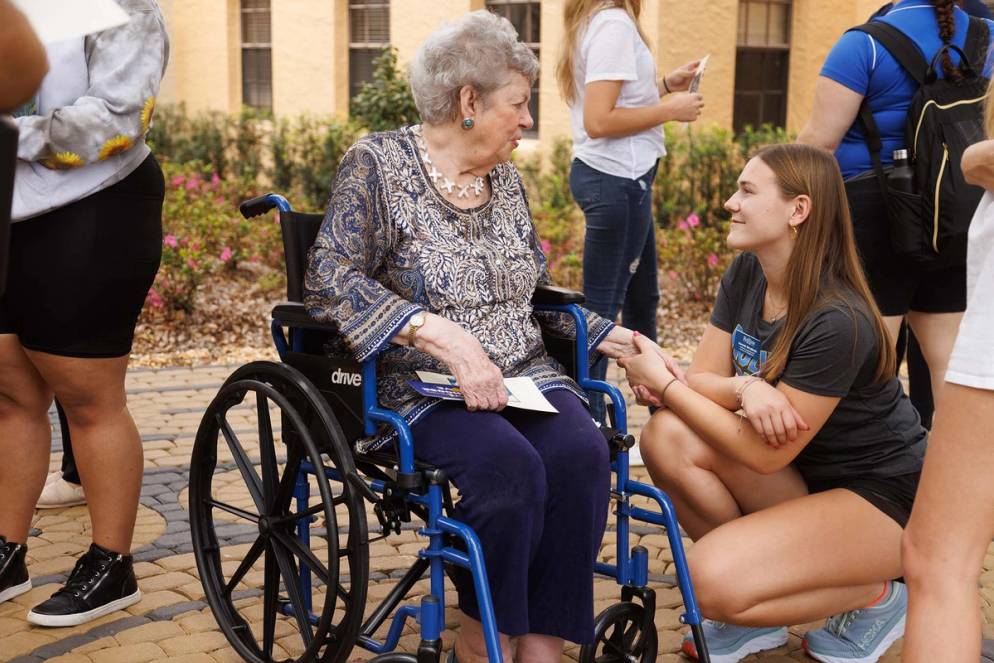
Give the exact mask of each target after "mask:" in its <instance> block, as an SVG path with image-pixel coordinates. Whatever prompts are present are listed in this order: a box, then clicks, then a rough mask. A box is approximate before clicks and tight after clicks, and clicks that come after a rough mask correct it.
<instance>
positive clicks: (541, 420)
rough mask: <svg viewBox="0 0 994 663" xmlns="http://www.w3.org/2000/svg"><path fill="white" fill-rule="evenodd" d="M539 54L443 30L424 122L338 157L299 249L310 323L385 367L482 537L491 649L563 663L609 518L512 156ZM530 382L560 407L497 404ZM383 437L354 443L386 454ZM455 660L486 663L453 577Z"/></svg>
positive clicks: (494, 32)
mask: <svg viewBox="0 0 994 663" xmlns="http://www.w3.org/2000/svg"><path fill="white" fill-rule="evenodd" d="M537 75H538V61H537V59H536V58H535V56H534V54H533V53H532V51H531V50H530V49H529V48H528V47H527V46H526V45H525V44H523V43H521V42H519V41H518V38H517V34H516V33H515V31H514V29H513V28H512V27H511V25H510V23H508V22H507V20H506V19H501V18H498V17H497V16H494V15H492V14H490V13H488V12H483V11H481V12H476V13H473V14H469V15H468V16H466V17H465V18H464V19H462V20H461V21H458V22H456V23H453V24H451V25H449V26H446V27H444V28H442V29H441V30H439V31H437V32H436V33H435V34H434V35H432V36H431V37H429V39H428V40H427V41H426V42H425V43H424V44H423V45H422V46H421V48H420V49H419V51H418V53H417V55H416V57H415V60H414V62H413V65H412V67H411V86H412V89H413V91H414V97H415V100H416V102H417V105H418V110H419V111H420V112H421V116H422V118H423V121H424V124H422V125H421V126H415V127H411V128H405V129H400V130H397V131H390V132H384V133H380V134H374V135H370V136H367V137H365V138H363V139H361V140H360V141H359V142H357V143H356V144H355V145H354V146H353V147H352V148H351V149H350V150H349V152H348V153H347V154H346V156H345V158H344V160H343V163H342V165H341V167H340V169H339V173H338V177H337V180H336V183H335V188H334V192H333V193H332V196H331V201H330V204H329V206H328V211H327V214H326V217H325V222H324V224H323V225H322V227H321V231H320V233H319V234H318V237H317V241H316V243H315V245H314V248H313V249H312V251H311V262H310V269H309V271H308V273H307V279H306V298H305V303H306V305H307V309H308V312H309V313H310V314H311V316H312V317H314V318H315V319H317V320H322V321H329V322H334V323H337V324H338V326H339V328H340V329H341V332H342V337H343V338H344V340H345V342H346V343H347V344H348V346H349V347H350V349H351V350H352V351H353V352H354V354H355V355H356V357H357V358H358V359H360V360H362V359H364V358H366V357H368V356H370V355H371V354H373V353H376V352H379V351H381V350H383V349H384V348H385V347H387V346H388V345H389V344H393V345H395V346H399V347H396V348H394V349H392V350H391V351H389V352H384V354H383V355H382V358H381V359H380V371H381V377H380V379H379V394H378V396H379V401H380V403H381V404H382V405H384V406H385V407H389V408H390V409H391V410H394V411H396V412H399V413H400V414H401V415H402V416H404V418H405V419H406V421H407V422H408V424H409V425H411V426H412V432H413V437H414V447H415V450H416V453H417V456H418V458H419V459H421V460H423V461H426V462H428V463H430V464H431V465H433V466H435V467H438V468H440V469H443V470H444V471H445V472H446V473H447V474H448V477H449V479H450V480H451V481H452V483H453V484H454V485H455V487H456V488H458V491H459V494H460V496H461V499H460V500H459V502H458V504H457V505H456V506H455V509H454V512H453V516H454V517H456V518H458V519H459V520H461V521H462V522H464V523H465V524H467V525H469V526H470V527H472V528H473V530H474V531H475V532H476V534H477V536H478V537H479V539H480V542H481V545H482V547H483V553H484V558H485V559H486V567H487V577H488V578H489V580H490V585H491V588H492V593H493V604H494V612H495V614H496V618H497V626H498V628H499V630H500V632H501V634H502V636H501V645H502V649H503V650H504V655H505V657H506V658H508V659H510V649H509V646H508V636H511V637H515V636H516V637H517V638H518V640H517V646H516V652H517V654H516V660H519V661H536V662H538V661H558V660H559V658H560V655H561V653H562V647H563V640H564V639H566V640H571V641H573V642H578V643H581V644H587V643H589V642H590V641H591V639H592V636H593V585H592V582H591V578H592V576H593V571H594V560H595V557H596V554H597V552H598V549H599V547H600V542H601V538H602V536H603V533H604V527H605V523H606V517H607V501H606V499H605V496H606V495H607V494H608V492H609V488H610V486H609V481H610V479H609V473H610V467H609V461H608V447H607V445H606V444H605V440H604V436H603V435H602V434H601V432H600V431H599V430H598V428H597V426H596V424H595V423H594V422H593V420H592V419H591V417H590V414H589V413H588V412H587V410H586V408H585V406H584V401H585V395H584V393H583V391H582V390H581V389H580V387H579V386H578V385H577V384H576V382H574V381H573V380H572V379H571V378H569V377H567V376H566V375H564V374H563V369H562V368H561V367H560V366H559V364H558V363H557V362H556V361H555V360H554V359H552V358H551V357H550V356H549V355H548V354H547V353H546V351H545V348H544V347H543V343H542V329H541V327H540V324H539V323H540V322H541V323H543V324H544V325H546V326H551V327H553V328H555V329H556V330H557V331H559V332H560V333H562V334H568V333H572V332H571V330H570V329H567V325H572V321H571V320H569V319H568V318H567V317H566V316H563V315H561V314H555V313H554V314H551V315H547V316H544V317H542V318H539V319H537V318H536V316H535V315H533V312H532V294H533V292H534V290H535V287H536V285H538V284H540V283H547V282H548V276H547V273H546V264H545V259H544V256H543V255H542V252H541V250H540V248H539V243H538V240H537V238H536V236H535V231H534V227H533V225H532V220H531V216H530V214H529V211H528V204H527V201H526V199H525V195H524V189H523V186H522V181H521V177H520V176H519V175H518V173H517V171H516V170H515V168H514V166H513V165H512V164H511V162H510V161H509V159H510V156H511V152H512V150H514V148H515V147H516V146H517V144H518V141H519V140H521V137H522V132H523V131H527V130H528V129H530V128H531V126H532V118H531V115H530V114H529V111H528V101H529V97H530V90H531V87H532V83H533V82H534V80H535V78H536V76H537ZM586 318H587V322H588V328H589V336H588V345H589V347H590V350H591V352H595V351H596V352H601V353H603V354H605V355H607V356H609V357H618V356H621V355H622V354H624V353H631V352H632V349H633V345H632V332H630V331H628V330H625V329H623V328H621V327H615V326H614V325H612V324H611V323H610V322H608V321H607V320H604V319H602V318H600V317H598V316H597V315H595V314H593V313H587V314H586ZM416 370H428V371H434V372H441V373H451V374H453V375H454V376H455V378H456V380H457V381H458V384H459V388H460V390H461V391H462V393H463V395H464V396H465V405H463V404H461V403H460V404H456V403H443V402H439V401H438V399H433V398H429V397H426V396H422V395H420V394H419V393H417V392H416V391H414V390H413V389H412V388H411V386H410V385H409V381H410V380H412V379H417V378H416V375H415V371H416ZM511 376H528V377H531V378H532V379H533V380H534V381H535V383H536V384H537V385H538V388H539V389H540V390H541V391H542V392H544V393H545V394H546V395H547V398H548V400H549V401H550V402H551V403H552V404H553V405H554V407H555V408H556V409H557V410H558V414H545V413H536V412H528V411H523V410H513V409H504V408H505V406H506V405H507V389H506V388H505V386H504V382H503V378H504V377H511ZM387 437H388V434H387V433H386V432H382V433H380V434H378V435H374V436H371V437H369V438H367V439H364V440H362V441H361V442H360V448H361V449H365V450H369V449H375V448H377V447H379V446H383V445H384V444H385V443H386V442H387V439H386V438H387ZM455 582H456V586H457V588H458V590H459V606H460V609H461V611H462V613H463V616H462V628H461V629H460V636H459V639H458V640H457V641H456V644H455V656H456V658H457V659H458V660H459V661H461V662H462V663H475V662H477V661H483V660H486V655H487V653H486V649H485V647H484V641H483V638H482V630H481V627H480V622H479V617H480V614H479V611H478V609H477V607H476V597H475V595H474V591H473V585H472V582H471V581H470V579H469V578H468V577H467V576H466V574H457V575H455Z"/></svg>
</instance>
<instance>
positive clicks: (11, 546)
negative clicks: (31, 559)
mask: <svg viewBox="0 0 994 663" xmlns="http://www.w3.org/2000/svg"><path fill="white" fill-rule="evenodd" d="M27 552H28V547H27V546H26V545H24V544H23V543H7V539H6V538H5V537H3V536H0V603H3V602H4V601H9V600H10V599H12V598H14V597H15V596H20V595H21V594H23V593H24V592H27V591H29V590H30V589H31V578H29V577H28V565H27V564H25V563H24V555H25V554H27Z"/></svg>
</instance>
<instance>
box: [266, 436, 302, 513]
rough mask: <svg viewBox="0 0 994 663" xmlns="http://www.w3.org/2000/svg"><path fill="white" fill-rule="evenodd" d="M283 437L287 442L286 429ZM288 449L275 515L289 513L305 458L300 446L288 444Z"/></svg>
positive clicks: (275, 503) (278, 489)
mask: <svg viewBox="0 0 994 663" xmlns="http://www.w3.org/2000/svg"><path fill="white" fill-rule="evenodd" d="M283 435H284V442H285V441H286V429H285V428H284V431H283ZM286 449H287V451H286V465H284V466H283V478H281V479H280V485H279V488H277V490H276V500H275V502H274V506H273V513H281V512H284V511H289V506H290V498H292V497H293V489H294V487H295V486H296V485H297V472H298V471H299V470H300V463H301V461H302V460H303V457H304V454H303V451H301V450H300V446H299V445H296V444H287V447H286Z"/></svg>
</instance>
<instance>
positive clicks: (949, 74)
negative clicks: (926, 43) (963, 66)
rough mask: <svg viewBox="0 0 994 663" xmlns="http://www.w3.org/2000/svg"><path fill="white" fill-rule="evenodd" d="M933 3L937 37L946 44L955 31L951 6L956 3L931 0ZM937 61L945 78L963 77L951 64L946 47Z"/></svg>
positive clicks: (948, 0) (944, 0)
mask: <svg viewBox="0 0 994 663" xmlns="http://www.w3.org/2000/svg"><path fill="white" fill-rule="evenodd" d="M933 3H934V4H935V17H936V19H938V21H939V38H940V39H942V43H943V44H948V43H950V42H951V41H952V38H953V33H954V32H956V19H955V17H954V15H953V8H954V7H955V6H956V3H955V2H954V0H933ZM939 61H940V63H941V64H942V71H943V72H944V73H945V75H946V78H949V79H952V80H954V81H958V80H960V79H961V78H963V74H962V72H960V70H959V67H956V66H955V65H953V59H952V57H951V56H950V55H949V50H948V49H946V51H944V52H943V53H942V57H941V58H940V59H939Z"/></svg>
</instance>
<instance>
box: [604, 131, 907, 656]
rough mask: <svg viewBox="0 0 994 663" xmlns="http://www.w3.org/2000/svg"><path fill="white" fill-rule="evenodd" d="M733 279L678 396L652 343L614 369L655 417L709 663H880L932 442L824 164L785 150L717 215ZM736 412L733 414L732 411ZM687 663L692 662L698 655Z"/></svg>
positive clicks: (754, 169) (744, 180)
mask: <svg viewBox="0 0 994 663" xmlns="http://www.w3.org/2000/svg"><path fill="white" fill-rule="evenodd" d="M725 208H726V209H727V210H728V211H729V212H730V213H731V215H732V224H731V229H730V231H729V234H728V245H729V246H730V247H731V248H733V249H737V250H741V251H742V253H741V255H739V256H738V257H737V258H736V259H735V261H734V262H733V263H732V265H731V267H729V269H728V271H727V272H726V273H725V275H724V276H723V278H722V280H721V287H720V290H719V292H718V297H717V300H716V302H715V305H714V310H713V311H712V314H711V320H710V324H709V325H708V327H707V329H706V331H705V332H704V336H703V337H702V338H701V342H700V345H699V347H698V350H697V354H696V355H695V356H694V361H693V364H692V365H691V368H690V370H689V371H688V375H687V378H686V381H684V380H682V379H679V376H675V375H674V374H673V372H672V371H670V370H669V369H668V368H667V365H666V362H665V361H664V359H663V356H662V355H661V353H659V352H658V348H657V347H656V346H655V344H653V343H651V342H649V341H647V340H645V339H642V338H640V339H637V340H638V342H639V345H640V349H641V354H639V355H637V356H635V357H631V358H628V359H622V360H619V363H620V364H621V365H622V366H623V367H624V368H625V369H626V370H627V371H628V380H629V382H630V383H631V384H632V385H633V388H634V389H635V393H636V395H637V396H638V397H639V399H640V400H641V401H643V402H646V403H652V404H655V405H658V406H661V407H663V408H664V409H661V410H659V411H658V412H656V414H655V415H654V416H653V417H652V419H651V420H650V421H649V423H648V424H647V425H646V427H645V429H644V430H643V433H642V440H641V448H642V455H643V458H644V459H645V461H646V464H647V466H648V468H649V471H650V473H651V475H652V478H653V481H655V483H656V484H657V485H659V486H660V487H662V488H663V489H664V490H666V491H667V492H668V493H669V495H670V496H671V497H672V498H673V502H674V503H675V505H676V508H677V514H678V516H679V518H680V522H681V523H682V524H683V526H684V527H685V529H686V530H687V532H688V534H690V536H691V538H692V539H694V541H695V544H694V546H693V548H692V549H691V550H690V553H689V557H690V567H691V574H692V576H693V580H694V583H695V587H696V590H697V592H698V597H699V600H700V604H701V609H702V611H703V613H704V614H705V615H706V616H707V617H709V618H710V619H712V620H720V621H710V622H708V623H707V625H706V634H707V638H708V642H709V645H710V647H709V649H710V650H711V657H712V658H711V660H712V661H714V662H715V663H731V662H734V661H738V660H740V659H741V658H743V657H745V656H746V655H747V654H749V653H752V652H756V651H760V650H763V649H769V648H773V647H777V646H780V645H782V644H784V643H785V642H786V641H787V629H786V627H785V626H784V625H787V624H802V623H806V622H811V621H815V620H818V619H821V618H824V617H828V616H830V615H834V616H832V617H831V618H830V619H829V620H828V622H827V623H826V625H825V626H824V627H823V628H821V629H818V630H815V631H809V632H808V633H807V634H806V636H805V641H804V646H805V649H806V650H807V652H808V653H809V654H810V655H811V656H812V657H813V658H815V659H817V660H820V661H826V662H837V661H859V662H872V661H876V660H878V659H879V658H880V657H881V656H882V655H883V653H884V652H885V651H886V650H887V648H888V647H889V646H890V645H891V643H892V642H894V640H896V639H897V638H899V637H901V635H902V634H903V632H904V616H905V612H906V605H907V598H906V596H907V594H906V591H905V588H904V586H903V584H900V583H898V582H894V581H893V580H892V579H894V578H898V577H900V576H901V545H900V543H901V532H902V529H903V527H904V526H905V524H906V522H907V519H908V515H909V513H910V512H911V506H912V502H913V500H914V495H915V490H916V488H917V484H918V476H919V472H920V470H921V465H922V458H923V456H924V452H925V437H926V433H925V430H924V429H923V428H922V426H921V423H920V421H919V418H918V414H917V413H916V411H915V410H914V408H913V407H912V405H911V403H910V401H909V400H908V398H907V397H906V396H905V395H904V393H903V391H902V389H901V385H900V382H899V381H898V379H897V377H896V376H895V371H894V350H893V344H892V343H891V342H890V341H889V339H888V337H887V331H886V329H885V327H884V325H883V322H882V320H881V317H880V312H879V311H878V310H877V307H876V305H875V304H874V302H873V298H872V296H871V294H870V291H869V289H868V287H867V284H866V280H865V278H864V277H863V274H862V272H861V269H860V263H859V259H858V257H857V253H856V248H855V245H854V243H853V234H852V226H851V223H850V219H849V210H848V207H847V203H846V197H845V190H844V188H843V184H842V177H841V175H840V174H839V169H838V166H837V165H836V162H835V159H834V158H833V157H832V155H831V154H830V153H829V152H827V151H824V150H821V149H819V148H814V147H809V146H804V145H777V146H774V147H770V148H767V149H765V150H763V151H761V152H760V153H759V154H758V155H757V156H756V157H755V158H753V159H752V160H751V161H749V163H748V164H747V165H746V167H745V169H744V170H743V171H742V174H741V175H740V177H739V180H738V190H737V191H736V193H735V194H734V195H733V196H732V197H731V198H730V199H729V200H728V202H727V203H726V204H725ZM740 410H741V412H738V413H737V411H740ZM683 650H684V653H686V654H688V655H690V656H692V657H696V652H695V650H694V645H693V641H692V640H690V639H685V641H684V647H683Z"/></svg>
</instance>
